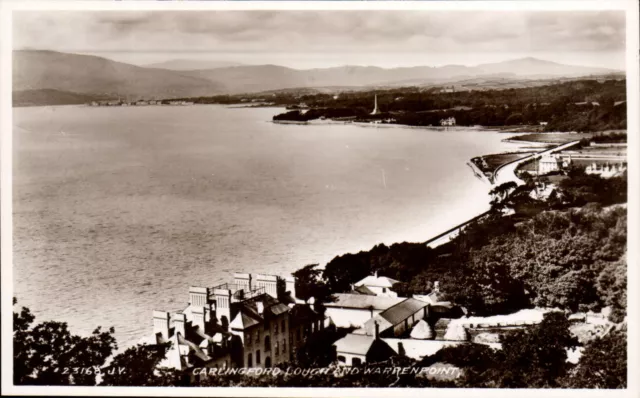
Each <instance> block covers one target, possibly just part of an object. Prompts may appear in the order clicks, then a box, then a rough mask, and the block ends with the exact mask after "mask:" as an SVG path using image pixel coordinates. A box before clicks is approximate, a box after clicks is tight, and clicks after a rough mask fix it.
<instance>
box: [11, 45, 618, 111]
mask: <svg viewBox="0 0 640 398" xmlns="http://www.w3.org/2000/svg"><path fill="white" fill-rule="evenodd" d="M215 65H218V66H217V67H211V66H215ZM222 65H224V64H220V63H211V62H209V61H190V60H173V61H167V62H164V63H160V64H153V65H150V66H147V67H141V66H135V65H130V64H126V63H121V62H115V61H112V60H109V59H106V58H101V57H96V56H89V55H78V54H68V53H61V52H54V51H40V50H19V51H14V53H13V90H14V98H16V97H18V98H19V97H20V96H22V97H23V98H24V97H25V96H27V97H28V98H32V99H33V98H35V99H37V101H31V102H30V103H32V104H33V103H40V104H47V103H61V102H64V101H63V99H64V98H63V97H65V98H71V97H74V96H75V97H74V98H76V99H77V100H79V99H80V98H83V96H92V97H96V98H118V97H122V98H130V99H137V98H156V99H160V98H184V97H198V96H211V95H217V94H239V93H251V92H262V91H269V90H282V89H292V88H326V87H351V88H353V89H357V88H364V87H385V86H387V87H393V86H396V87H397V86H402V85H407V86H409V85H417V86H421V85H429V86H433V85H437V84H447V83H448V84H451V83H453V82H456V81H463V80H469V79H478V78H485V79H494V80H495V79H498V80H500V79H506V80H510V79H511V80H512V79H518V80H522V79H549V78H560V77H578V76H589V75H603V74H620V73H622V74H623V73H624V72H621V71H617V70H612V69H605V68H590V67H582V66H572V65H563V64H559V63H555V62H550V61H544V60H540V59H536V58H523V59H517V60H512V61H505V62H499V63H492V64H484V65H478V66H462V65H447V66H442V67H429V66H417V67H405V68H391V69H385V68H379V67H373V66H341V67H333V68H322V69H307V70H298V69H292V68H287V67H284V66H278V65H238V66H222ZM199 66H204V67H206V68H205V69H195V70H192V69H191V68H193V67H199ZM39 91H40V92H39ZM21 92H22V93H21ZM27 94H28V95H27ZM14 103H16V102H15V101H14Z"/></svg>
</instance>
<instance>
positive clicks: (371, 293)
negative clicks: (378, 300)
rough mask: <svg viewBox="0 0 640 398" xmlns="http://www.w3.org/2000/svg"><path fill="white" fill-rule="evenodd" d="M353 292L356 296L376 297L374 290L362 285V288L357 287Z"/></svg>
mask: <svg viewBox="0 0 640 398" xmlns="http://www.w3.org/2000/svg"><path fill="white" fill-rule="evenodd" d="M353 292H354V293H355V294H366V295H368V296H375V295H376V293H375V292H374V291H373V290H371V289H369V288H368V287H367V286H365V285H361V286H358V287H356V288H355V289H353Z"/></svg>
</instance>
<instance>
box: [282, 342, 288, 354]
mask: <svg viewBox="0 0 640 398" xmlns="http://www.w3.org/2000/svg"><path fill="white" fill-rule="evenodd" d="M282 352H283V353H285V352H287V340H282Z"/></svg>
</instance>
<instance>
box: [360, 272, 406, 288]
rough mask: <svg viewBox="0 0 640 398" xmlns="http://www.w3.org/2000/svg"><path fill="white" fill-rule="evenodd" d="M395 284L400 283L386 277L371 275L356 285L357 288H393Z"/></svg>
mask: <svg viewBox="0 0 640 398" xmlns="http://www.w3.org/2000/svg"><path fill="white" fill-rule="evenodd" d="M394 283H398V281H397V280H395V279H391V278H388V277H386V276H375V275H369V276H367V277H366V278H364V279H362V280H360V281H358V282H356V283H355V286H363V285H364V286H375V287H387V288H391V287H392V286H393V284H394Z"/></svg>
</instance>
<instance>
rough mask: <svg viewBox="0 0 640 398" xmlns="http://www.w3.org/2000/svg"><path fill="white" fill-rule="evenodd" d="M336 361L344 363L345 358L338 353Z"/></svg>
mask: <svg viewBox="0 0 640 398" xmlns="http://www.w3.org/2000/svg"><path fill="white" fill-rule="evenodd" d="M249 355H251V354H249ZM338 362H340V363H345V362H347V360H346V358H345V357H344V356H343V355H338Z"/></svg>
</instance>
